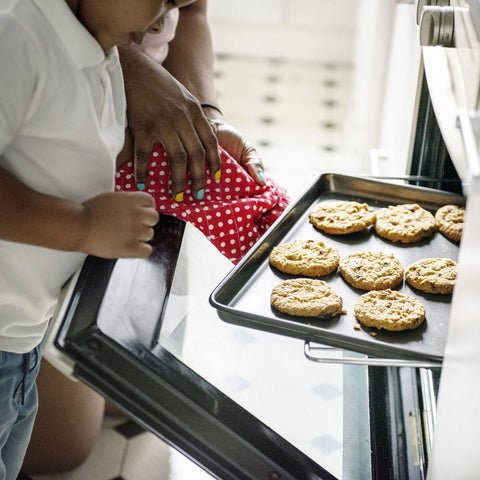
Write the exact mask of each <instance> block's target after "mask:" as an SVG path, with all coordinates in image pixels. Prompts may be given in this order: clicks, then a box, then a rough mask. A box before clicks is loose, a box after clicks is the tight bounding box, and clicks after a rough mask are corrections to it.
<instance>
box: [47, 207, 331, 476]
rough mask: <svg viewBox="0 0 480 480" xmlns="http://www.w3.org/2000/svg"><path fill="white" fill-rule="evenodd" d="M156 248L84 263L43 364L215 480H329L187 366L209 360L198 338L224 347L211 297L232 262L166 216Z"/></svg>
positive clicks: (68, 292)
mask: <svg viewBox="0 0 480 480" xmlns="http://www.w3.org/2000/svg"><path fill="white" fill-rule="evenodd" d="M153 246H154V253H153V254H152V256H151V257H150V258H148V259H121V260H103V259H99V258H94V257H89V258H87V260H86V262H85V264H84V266H83V268H82V270H81V271H80V272H79V273H78V274H77V275H76V276H75V278H74V279H73V280H72V281H71V283H70V285H69V286H68V287H67V288H66V295H65V299H64V301H63V302H62V304H61V305H60V308H59V312H58V315H57V317H58V318H57V322H56V328H54V329H52V331H51V332H50V336H49V339H48V341H47V344H48V345H47V347H46V348H47V351H46V355H47V358H48V359H49V360H50V361H52V363H54V364H56V365H57V366H58V367H59V368H60V369H62V370H63V371H64V373H67V374H68V373H69V372H68V370H69V368H70V369H71V371H70V375H71V376H72V377H74V378H75V379H79V380H81V381H82V382H84V383H86V384H88V385H90V386H91V387H93V388H94V389H95V390H97V391H98V392H99V393H101V394H102V395H103V396H105V397H106V398H108V399H109V400H111V401H112V402H114V403H115V404H117V405H118V406H119V407H120V408H121V409H123V410H124V411H125V412H126V413H127V414H128V415H129V416H130V417H131V418H132V419H134V420H135V421H136V422H138V423H139V424H141V425H142V426H144V427H145V428H146V429H148V430H150V431H152V432H153V433H154V434H156V435H158V436H159V437H161V438H162V439H164V440H165V441H167V442H168V443H169V444H171V445H172V446H174V447H175V448H176V449H178V450H179V451H181V452H183V453H184V454H185V455H186V456H187V457H189V458H190V459H192V460H193V461H194V462H196V463H197V464H199V465H200V466H201V467H202V468H203V469H204V470H206V471H207V472H209V473H210V474H211V475H213V476H214V477H215V478H221V479H232V480H234V479H251V480H260V479H265V480H267V479H268V480H276V479H282V480H283V479H290V480H298V479H327V480H328V479H333V478H335V477H334V476H333V475H331V474H330V473H328V472H327V470H325V469H324V468H322V467H321V466H319V465H318V464H317V463H315V462H314V461H313V460H312V459H310V458H309V457H308V456H307V455H305V454H303V453H302V452H301V451H300V450H299V449H297V448H295V447H294V446H293V445H292V444H290V443H289V442H287V441H286V440H285V439H284V438H282V436H280V435H279V434H278V433H276V432H275V431H273V430H272V429H271V428H269V427H268V426H267V425H265V424H264V423H262V422H260V421H258V420H257V419H256V418H255V417H254V416H253V415H252V414H250V413H249V412H248V411H246V410H245V409H244V408H242V407H241V406H240V405H239V404H237V403H236V402H235V401H233V400H232V399H231V398H229V397H228V396H227V395H225V394H224V393H223V392H222V391H221V390H219V389H218V388H217V387H216V386H215V385H213V384H212V383H210V382H208V381H207V380H206V379H205V378H202V376H201V375H199V373H197V372H196V371H195V370H194V369H193V368H192V367H191V366H190V365H189V363H191V364H192V365H195V363H196V362H195V357H196V356H197V355H198V359H199V362H197V363H199V364H202V359H201V357H202V356H203V357H206V356H209V353H210V356H211V352H209V351H208V349H209V348H210V347H209V345H202V337H204V336H207V337H209V336H210V337H211V338H214V339H215V341H222V339H221V338H218V333H216V332H215V331H214V329H213V330H212V329H211V323H212V314H213V312H214V309H212V308H211V307H209V306H208V294H209V293H210V291H211V290H212V289H213V288H214V286H215V282H218V281H219V280H220V279H221V278H222V276H224V275H225V274H226V273H228V271H229V269H231V267H232V265H231V264H230V263H229V262H228V261H227V260H225V259H224V257H223V256H221V255H220V254H219V253H218V252H217V251H216V249H215V248H214V247H213V246H212V245H211V244H210V243H209V242H208V241H207V240H206V238H205V237H203V236H202V234H201V233H200V232H199V231H198V230H195V229H194V228H193V227H191V226H190V225H188V226H187V225H186V224H185V222H183V221H180V220H177V219H175V218H173V217H168V216H164V215H163V216H161V220H160V222H159V224H158V225H157V227H156V232H155V238H154V241H153ZM207 309H208V310H207ZM213 316H215V314H214V315H213ZM192 319H194V320H195V322H197V324H198V325H197V327H194V328H193V327H192V322H193V320H192ZM213 321H215V319H213ZM221 323H222V322H220V321H218V324H221ZM197 329H198V330H199V331H200V334H199V335H198V336H197V334H196V333H195V330H197ZM202 330H203V333H202ZM223 340H224V341H226V340H227V339H223ZM186 349H187V350H186ZM191 357H193V358H191ZM190 360H191V361H190ZM215 361H218V362H219V364H218V365H219V366H218V368H219V370H222V367H221V362H222V360H221V359H218V358H217V360H215ZM224 361H226V359H224ZM203 363H205V361H203Z"/></svg>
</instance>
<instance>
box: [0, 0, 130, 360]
mask: <svg viewBox="0 0 480 480" xmlns="http://www.w3.org/2000/svg"><path fill="white" fill-rule="evenodd" d="M0 38H1V42H0V165H1V166H2V167H4V168H6V169H7V170H9V171H10V172H12V173H13V174H14V175H15V176H16V177H17V178H19V179H20V180H21V181H22V182H23V183H25V184H26V185H28V186H30V187H31V188H33V189H35V190H38V191H40V192H43V193H47V194H50V195H55V196H58V197H62V198H66V199H71V200H75V201H79V202H81V201H84V200H86V199H88V198H91V197H93V196H95V195H97V194H99V193H103V192H107V191H112V190H113V187H114V174H115V159H116V156H117V154H118V152H119V151H120V149H121V147H122V145H123V139H124V130H125V113H126V108H125V94H124V85H123V78H122V73H121V68H120V64H119V60H118V54H117V50H116V49H112V50H111V51H110V52H108V54H107V55H105V53H104V52H103V50H102V49H101V47H100V45H99V44H98V43H97V41H96V40H95V39H94V37H92V36H91V35H90V34H89V32H88V31H87V30H86V29H85V28H84V27H83V26H82V24H81V23H80V22H78V20H77V19H76V17H75V16H74V15H73V13H72V12H71V10H70V9H69V7H68V5H67V3H66V2H65V1H64V0H2V6H0ZM84 258H85V255H84V254H81V253H74V252H73V253H72V252H62V251H56V250H50V249H46V248H41V247H35V246H30V245H24V244H19V243H13V242H6V241H1V240H0V350H7V351H13V352H18V353H23V352H27V351H29V350H31V349H32V348H33V347H34V346H35V345H37V344H38V343H39V342H40V341H41V339H42V337H43V335H44V333H45V330H46V328H47V323H48V320H49V318H50V316H51V315H52V312H53V310H54V307H55V303H56V299H57V297H58V294H59V291H60V289H61V287H62V285H63V284H64V283H65V281H66V280H67V279H68V278H69V277H70V276H71V275H72V274H73V273H74V272H75V270H76V269H77V268H79V267H80V266H81V264H82V261H83V260H84Z"/></svg>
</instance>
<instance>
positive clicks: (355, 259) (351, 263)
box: [339, 252, 403, 290]
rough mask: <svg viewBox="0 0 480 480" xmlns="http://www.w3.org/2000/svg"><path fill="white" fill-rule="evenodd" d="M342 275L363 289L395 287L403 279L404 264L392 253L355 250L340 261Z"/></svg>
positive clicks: (354, 285) (351, 283)
mask: <svg viewBox="0 0 480 480" xmlns="http://www.w3.org/2000/svg"><path fill="white" fill-rule="evenodd" d="M339 270H340V273H341V274H342V277H343V278H344V279H345V280H346V281H347V282H348V283H349V284H350V285H352V287H355V288H361V289H362V290H384V289H386V288H394V287H396V286H397V285H398V284H399V283H400V282H401V281H402V280H403V266H402V264H401V263H400V261H399V260H398V259H397V258H396V257H395V256H394V255H392V254H391V253H383V252H355V253H351V254H350V255H347V256H346V257H344V258H342V259H341V260H340V263H339Z"/></svg>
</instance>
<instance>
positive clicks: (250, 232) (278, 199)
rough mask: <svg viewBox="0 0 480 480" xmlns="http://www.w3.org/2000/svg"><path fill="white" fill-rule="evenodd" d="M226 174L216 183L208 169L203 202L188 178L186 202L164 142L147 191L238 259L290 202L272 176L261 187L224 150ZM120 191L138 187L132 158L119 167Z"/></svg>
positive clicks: (158, 148)
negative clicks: (175, 188) (174, 187)
mask: <svg viewBox="0 0 480 480" xmlns="http://www.w3.org/2000/svg"><path fill="white" fill-rule="evenodd" d="M221 160H222V166H221V176H220V180H219V181H218V182H217V181H215V180H214V179H213V176H212V175H211V174H210V172H209V171H208V170H207V172H206V179H205V193H204V197H203V200H201V201H199V200H196V199H195V198H194V197H193V194H192V190H191V182H190V180H189V179H188V178H187V180H188V181H187V187H186V189H185V191H184V199H183V202H181V203H177V202H175V201H174V200H173V199H172V192H171V180H170V168H169V164H168V158H167V156H166V154H165V151H164V149H163V147H162V145H161V144H155V145H154V148H153V151H152V155H151V159H150V165H149V180H148V182H147V185H146V188H145V191H146V192H148V193H150V194H151V195H152V196H153V198H154V199H155V202H156V205H157V210H158V211H159V212H160V213H164V214H167V215H173V216H174V217H177V218H180V219H182V220H185V221H187V222H191V223H193V224H194V225H195V226H196V227H197V228H198V229H199V230H200V231H202V233H203V234H204V235H205V236H206V237H207V238H208V239H209V240H210V241H211V242H212V243H213V244H214V245H215V246H216V247H217V249H218V250H219V251H220V252H221V253H222V254H223V255H225V256H226V257H227V258H228V259H230V260H231V261H232V262H233V263H238V261H239V260H240V259H241V258H242V257H243V256H244V255H245V253H247V251H248V250H250V248H251V247H252V246H253V245H254V244H255V242H256V241H257V240H258V239H259V238H260V237H261V236H262V235H263V234H264V233H265V231H266V230H267V229H268V228H269V227H270V226H271V225H272V223H273V222H274V221H275V220H276V219H277V218H278V217H279V216H280V214H281V213H282V212H283V210H284V209H285V207H286V206H287V205H288V203H289V198H288V197H287V195H286V191H285V189H283V188H282V187H279V186H278V185H276V184H275V183H274V182H273V181H272V180H271V179H269V178H267V185H265V186H260V185H258V184H257V183H256V182H255V180H253V179H252V178H251V177H250V175H249V174H248V173H247V172H246V171H245V170H244V169H243V168H242V167H241V166H240V165H239V164H238V163H237V162H236V161H235V160H234V159H233V158H232V157H231V156H230V155H229V154H228V153H227V152H225V151H224V150H222V149H221ZM115 188H116V190H124V191H135V190H137V187H136V185H135V179H134V174H133V161H131V162H128V163H127V164H125V165H124V166H123V167H122V168H120V169H119V170H118V172H117V175H116V186H115Z"/></svg>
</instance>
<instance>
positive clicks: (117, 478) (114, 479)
mask: <svg viewBox="0 0 480 480" xmlns="http://www.w3.org/2000/svg"><path fill="white" fill-rule="evenodd" d="M111 480H126V479H125V478H123V477H115V478H112V479H111Z"/></svg>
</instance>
